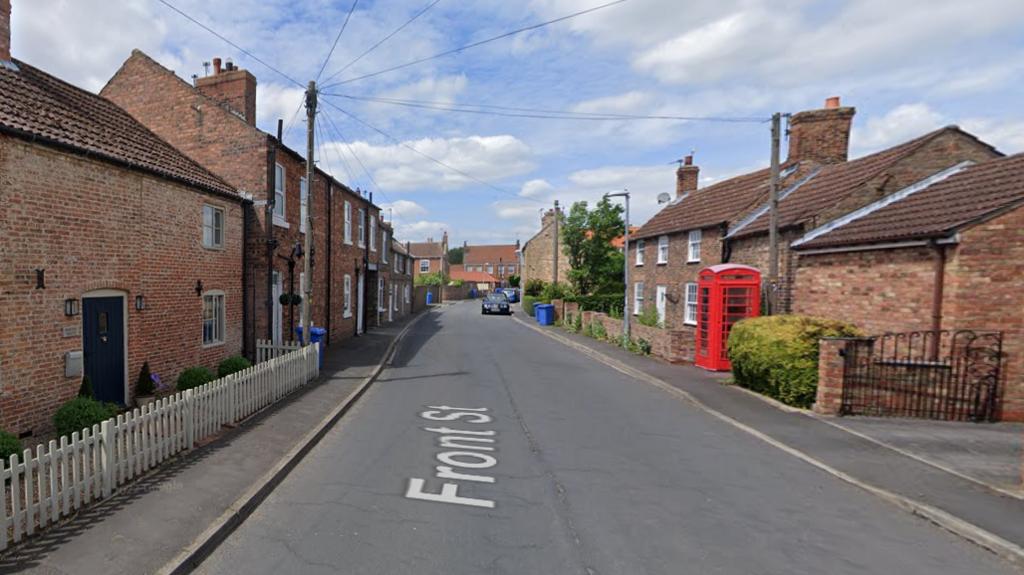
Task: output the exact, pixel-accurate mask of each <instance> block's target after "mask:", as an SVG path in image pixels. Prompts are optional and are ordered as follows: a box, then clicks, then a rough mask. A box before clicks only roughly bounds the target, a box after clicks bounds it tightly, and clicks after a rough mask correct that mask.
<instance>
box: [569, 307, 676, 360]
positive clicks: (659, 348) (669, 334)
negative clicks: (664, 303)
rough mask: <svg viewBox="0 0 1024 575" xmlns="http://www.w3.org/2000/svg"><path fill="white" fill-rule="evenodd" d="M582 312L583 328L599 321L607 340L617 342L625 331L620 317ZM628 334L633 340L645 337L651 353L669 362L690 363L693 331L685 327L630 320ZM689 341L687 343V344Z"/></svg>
mask: <svg viewBox="0 0 1024 575" xmlns="http://www.w3.org/2000/svg"><path fill="white" fill-rule="evenodd" d="M582 313H583V318H582V322H583V326H584V328H585V327H586V326H587V325H588V324H590V323H592V322H596V323H600V324H601V325H603V326H604V328H605V331H606V332H607V340H608V341H610V342H612V343H618V341H619V339H620V338H621V337H622V334H623V333H625V324H624V322H623V321H622V320H621V319H615V318H612V317H609V316H607V315H605V314H603V313H597V312H592V311H585V312H582ZM629 334H630V337H631V338H632V339H633V341H636V340H638V339H641V338H643V339H646V340H647V341H649V342H650V343H651V355H652V356H654V357H657V358H659V359H663V360H665V361H667V362H669V363H692V362H693V354H694V337H695V336H694V331H693V329H692V328H687V329H660V328H656V327H650V326H646V325H640V324H638V323H636V322H630V324H629ZM687 343H689V345H687Z"/></svg>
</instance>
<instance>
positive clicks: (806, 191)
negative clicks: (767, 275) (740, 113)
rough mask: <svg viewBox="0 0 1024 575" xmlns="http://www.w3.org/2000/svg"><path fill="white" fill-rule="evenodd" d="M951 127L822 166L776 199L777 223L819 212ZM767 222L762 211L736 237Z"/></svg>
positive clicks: (789, 223)
mask: <svg viewBox="0 0 1024 575" xmlns="http://www.w3.org/2000/svg"><path fill="white" fill-rule="evenodd" d="M953 130H955V131H958V132H959V131H960V130H959V128H956V127H955V126H947V127H945V128H941V129H939V130H935V131H934V132H930V133H928V134H925V135H924V136H921V137H920V138H916V139H914V140H911V141H909V142H905V143H903V144H900V145H898V146H894V147H892V148H889V149H886V150H882V151H880V152H877V153H874V154H871V155H868V156H864V157H862V158H858V159H856V160H852V161H849V162H845V163H842V164H833V165H828V166H824V167H823V168H822V170H821V172H819V173H818V174H816V175H815V176H814V177H813V178H811V179H810V180H809V181H808V182H807V183H805V184H804V185H802V186H800V187H799V188H797V189H796V190H795V191H793V193H792V194H790V195H789V196H787V197H786V198H784V199H782V200H781V201H780V202H779V227H780V228H787V227H790V226H793V225H797V224H800V223H803V222H805V221H807V220H809V219H811V218H813V217H814V216H817V215H819V214H821V213H822V212H824V211H826V210H828V209H829V208H831V207H833V206H835V205H836V204H838V203H839V202H841V201H842V200H843V199H844V198H846V197H847V196H849V194H850V193H851V192H852V191H854V190H855V189H857V188H858V187H860V186H862V185H864V184H865V183H866V182H868V181H870V180H872V179H873V178H875V177H877V176H879V175H881V174H882V173H884V172H885V170H887V169H889V168H890V167H892V166H893V165H894V164H896V163H897V162H899V161H900V160H902V159H903V158H906V157H907V156H909V155H910V154H912V153H913V152H914V151H916V150H917V149H919V148H920V147H921V146H923V145H925V144H926V143H928V142H929V141H930V140H932V139H934V138H935V137H937V136H939V135H940V134H942V133H944V132H948V131H953ZM972 137H973V136H972ZM954 163H956V162H954V161H952V160H951V161H950V164H951V165H952V164H954ZM768 222H769V216H768V214H767V213H765V214H764V215H762V216H760V217H758V218H757V219H756V220H754V221H753V222H751V223H750V224H749V225H747V226H746V227H744V228H743V229H742V230H739V231H738V232H737V233H736V237H744V236H750V235H755V234H760V233H768Z"/></svg>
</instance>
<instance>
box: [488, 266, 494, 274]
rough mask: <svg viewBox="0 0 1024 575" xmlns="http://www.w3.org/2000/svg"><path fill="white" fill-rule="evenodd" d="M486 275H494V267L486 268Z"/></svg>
mask: <svg viewBox="0 0 1024 575" xmlns="http://www.w3.org/2000/svg"><path fill="white" fill-rule="evenodd" d="M487 273H488V274H493V273H494V266H487Z"/></svg>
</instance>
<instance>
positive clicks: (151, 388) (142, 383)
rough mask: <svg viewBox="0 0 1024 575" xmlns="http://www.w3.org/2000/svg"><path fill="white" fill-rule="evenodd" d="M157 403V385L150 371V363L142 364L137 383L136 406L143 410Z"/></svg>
mask: <svg viewBox="0 0 1024 575" xmlns="http://www.w3.org/2000/svg"><path fill="white" fill-rule="evenodd" d="M155 401H156V384H155V382H154V381H153V374H152V373H150V371H149V362H148V361H147V362H145V363H143V364H142V369H141V370H139V379H138V381H136V382H135V405H136V406H138V407H140V408H142V407H145V406H147V405H150V404H152V403H153V402H155Z"/></svg>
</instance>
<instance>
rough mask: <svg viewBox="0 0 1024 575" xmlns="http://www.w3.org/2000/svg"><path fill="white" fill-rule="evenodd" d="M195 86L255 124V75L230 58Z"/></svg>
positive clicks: (216, 61)
mask: <svg viewBox="0 0 1024 575" xmlns="http://www.w3.org/2000/svg"><path fill="white" fill-rule="evenodd" d="M2 1H3V0H0V2H2ZM196 88H198V89H199V90H200V91H201V92H203V93H204V94H206V95H207V96H209V97H211V98H213V99H214V100H217V101H218V102H220V103H222V104H225V105H226V106H228V107H229V108H230V109H231V110H233V111H234V112H235V113H236V114H238V115H239V116H240V117H241V118H242V119H243V120H245V121H246V123H248V124H249V125H250V126H255V125H256V77H255V76H253V75H252V74H250V73H249V72H247V71H245V70H242V69H241V68H236V67H235V65H234V64H233V63H232V62H231V59H230V58H228V61H227V66H226V67H223V68H222V67H221V59H220V58H214V59H213V75H212V76H206V77H205V78H197V79H196Z"/></svg>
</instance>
